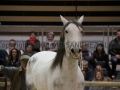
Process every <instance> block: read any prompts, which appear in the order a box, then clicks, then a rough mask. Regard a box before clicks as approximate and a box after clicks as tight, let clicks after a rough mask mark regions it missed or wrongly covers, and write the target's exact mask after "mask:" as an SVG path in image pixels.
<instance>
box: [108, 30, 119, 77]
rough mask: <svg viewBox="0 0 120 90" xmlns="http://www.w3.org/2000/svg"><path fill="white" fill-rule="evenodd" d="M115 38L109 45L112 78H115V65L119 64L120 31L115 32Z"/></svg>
mask: <svg viewBox="0 0 120 90" xmlns="http://www.w3.org/2000/svg"><path fill="white" fill-rule="evenodd" d="M116 36H117V37H116V38H115V39H113V40H111V41H110V43H109V49H108V50H109V54H110V55H111V62H112V77H113V78H115V74H116V65H117V63H118V62H120V30H117V35H116Z"/></svg>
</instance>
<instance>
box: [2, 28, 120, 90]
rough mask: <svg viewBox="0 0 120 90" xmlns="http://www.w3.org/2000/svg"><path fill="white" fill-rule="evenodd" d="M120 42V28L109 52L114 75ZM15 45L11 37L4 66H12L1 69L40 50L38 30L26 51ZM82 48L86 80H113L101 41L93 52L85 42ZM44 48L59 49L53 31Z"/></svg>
mask: <svg viewBox="0 0 120 90" xmlns="http://www.w3.org/2000/svg"><path fill="white" fill-rule="evenodd" d="M119 42H120V30H118V31H117V38H116V39H114V40H112V41H111V42H110V44H109V53H110V55H111V61H112V74H113V75H114V74H115V71H116V64H117V62H116V61H117V60H119V59H120V55H118V54H119V53H120V52H119V51H120V48H119V47H120V46H119V45H118V43H119ZM15 46H16V40H14V39H11V40H10V41H9V48H8V49H6V53H7V55H8V58H5V59H6V60H5V61H7V62H5V63H4V64H3V65H4V66H5V65H7V66H9V67H10V68H6V67H4V66H2V67H1V68H0V70H2V69H3V70H7V69H12V67H11V66H14V67H19V66H20V67H21V63H20V62H21V60H22V59H20V57H21V55H22V56H24V55H27V56H30V57H31V56H32V55H34V54H35V53H37V52H39V51H40V41H39V40H38V39H36V32H31V33H30V38H29V39H28V40H27V41H26V43H25V51H24V52H23V51H20V50H18V49H16V48H15ZM116 47H117V49H116ZM81 48H82V54H83V61H82V65H83V70H82V73H83V75H84V79H85V81H111V78H110V77H111V68H110V66H109V58H108V55H107V54H106V52H105V50H104V45H103V44H101V43H100V44H98V45H97V46H96V48H95V50H94V52H93V53H92V51H89V50H88V46H87V44H86V43H85V42H82V44H81ZM118 48H119V49H118ZM43 50H44V51H55V52H56V51H57V44H56V42H55V41H54V33H53V32H49V33H47V41H46V42H45V46H44V48H43ZM0 53H1V51H0ZM5 56H6V55H5ZM0 61H1V59H0ZM0 63H1V62H0ZM0 65H2V64H0ZM3 72H4V71H3ZM8 72H9V70H8ZM10 72H11V71H10ZM10 72H9V73H10ZM8 77H9V76H8ZM10 79H11V77H10ZM24 84H25V83H24ZM22 88H26V87H22ZM109 89H110V88H108V87H87V86H85V88H84V90H109Z"/></svg>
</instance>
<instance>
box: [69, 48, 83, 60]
mask: <svg viewBox="0 0 120 90" xmlns="http://www.w3.org/2000/svg"><path fill="white" fill-rule="evenodd" d="M80 52H81V49H78V48H75V49H73V48H72V49H71V53H72V55H73V58H74V59H79V58H80Z"/></svg>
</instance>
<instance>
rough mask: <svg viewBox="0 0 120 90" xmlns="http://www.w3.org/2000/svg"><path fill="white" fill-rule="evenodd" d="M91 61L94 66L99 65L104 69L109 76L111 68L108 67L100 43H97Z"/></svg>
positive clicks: (107, 61) (107, 60) (106, 58)
mask: <svg viewBox="0 0 120 90" xmlns="http://www.w3.org/2000/svg"><path fill="white" fill-rule="evenodd" d="M93 60H94V62H95V64H96V65H97V64H99V65H100V64H101V66H102V67H103V68H106V69H107V71H108V75H111V68H110V66H109V59H108V55H107V54H106V52H105V50H104V46H103V44H102V43H99V44H98V45H97V47H96V50H95V51H94V53H93Z"/></svg>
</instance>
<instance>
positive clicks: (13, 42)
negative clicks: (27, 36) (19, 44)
mask: <svg viewBox="0 0 120 90" xmlns="http://www.w3.org/2000/svg"><path fill="white" fill-rule="evenodd" d="M15 46H16V40H14V39H11V40H10V41H9V47H8V48H7V49H6V53H7V55H9V53H10V51H11V50H12V49H13V48H15ZM23 53H24V52H23V50H20V54H21V55H22V54H23Z"/></svg>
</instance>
